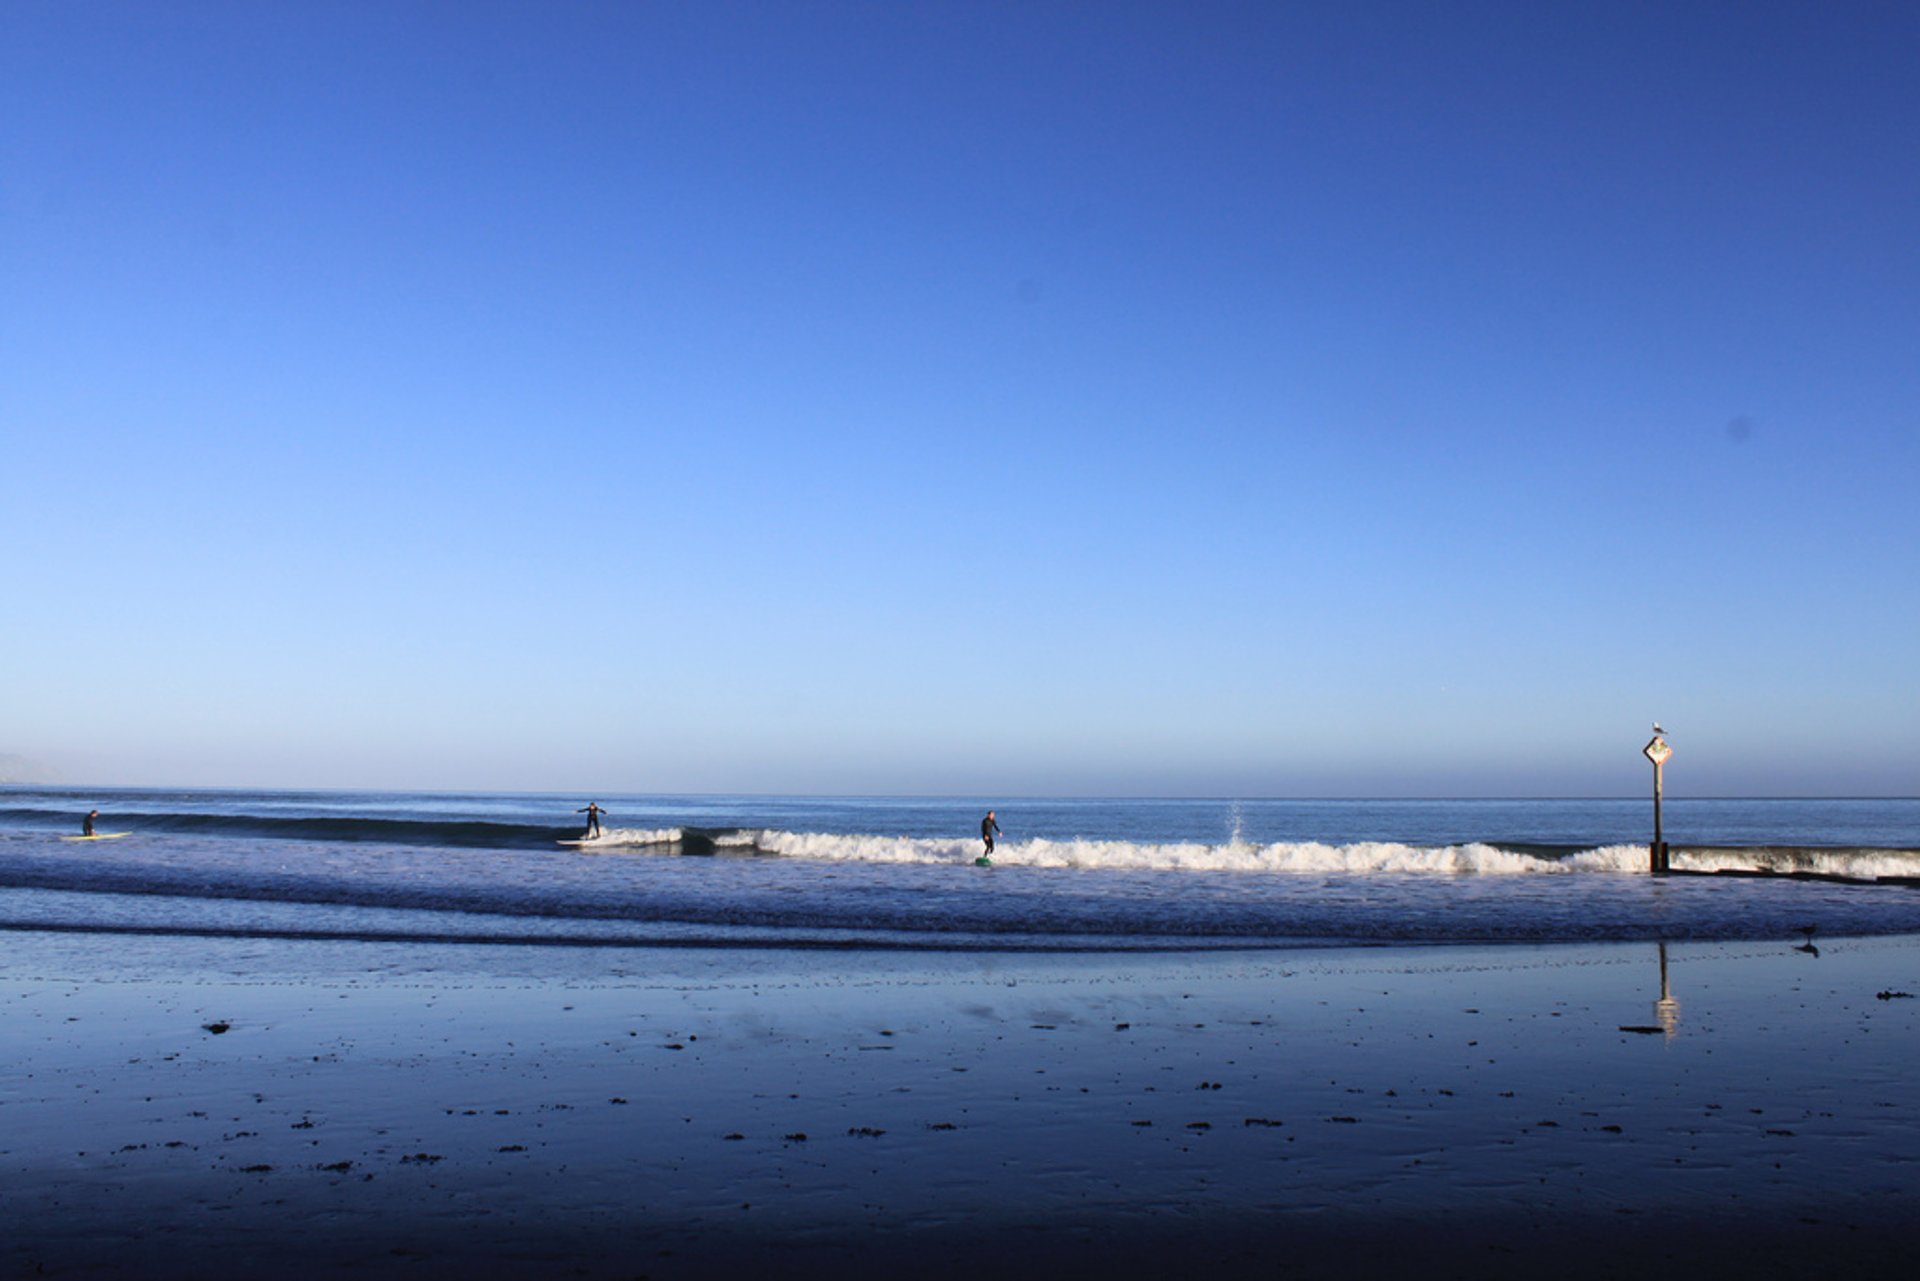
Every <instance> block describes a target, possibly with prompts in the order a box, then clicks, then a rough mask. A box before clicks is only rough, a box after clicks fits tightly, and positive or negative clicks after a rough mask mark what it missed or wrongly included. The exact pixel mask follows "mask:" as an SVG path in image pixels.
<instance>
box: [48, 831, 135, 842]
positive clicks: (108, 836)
mask: <svg viewBox="0 0 1920 1281" xmlns="http://www.w3.org/2000/svg"><path fill="white" fill-rule="evenodd" d="M132 835H133V833H132V832H95V833H94V834H93V835H92V836H63V837H61V838H60V839H61V840H63V841H110V840H113V839H114V838H115V837H116V836H132Z"/></svg>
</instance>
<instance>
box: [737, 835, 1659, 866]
mask: <svg viewBox="0 0 1920 1281" xmlns="http://www.w3.org/2000/svg"><path fill="white" fill-rule="evenodd" d="M715 844H717V845H731V846H734V847H744V846H751V847H753V848H755V849H758V850H760V851H761V852H762V853H766V854H776V855H781V856H783V857H788V858H808V859H821V860H826V861H835V862H863V863H970V862H971V861H972V860H973V859H974V858H975V857H977V856H978V855H979V853H980V850H981V846H980V844H979V842H977V841H972V840H953V839H938V840H935V839H927V838H924V837H912V836H855V835H843V834H837V833H831V832H778V831H759V832H739V833H733V834H730V835H728V836H726V837H722V838H720V840H718V841H716V842H715ZM993 860H994V862H995V863H997V864H1001V865H1005V866H1009V867H1016V866H1017V867H1057V868H1082V869H1101V870H1107V871H1136V870H1177V871H1230V872H1306V873H1316V874H1319V875H1323V876H1324V875H1338V874H1350V875H1364V874H1368V873H1404V874H1409V875H1419V874H1476V875H1495V876H1518V875H1553V874H1567V873H1572V872H1640V871H1644V870H1645V869H1646V865H1647V851H1646V847H1645V846H1638V845H1621V846H1608V847H1605V848H1600V849H1593V850H1586V851H1582V852H1579V853H1575V854H1570V855H1567V856H1566V857H1564V858H1542V857H1538V856H1535V855H1532V854H1522V853H1516V852H1514V851H1511V850H1502V849H1498V848H1496V847H1494V846H1492V845H1486V844H1480V843H1473V844H1465V845H1449V846H1442V847H1427V846H1416V845H1402V844H1397V843H1393V842H1384V841H1361V842H1355V843H1353V844H1350V845H1331V844H1324V843H1321V842H1314V841H1304V842H1281V843H1277V844H1272V845H1260V844H1254V843H1249V842H1245V841H1229V842H1226V843H1224V844H1218V845H1210V844H1205V843H1201V842H1189V843H1151V842H1149V843H1139V842H1133V841H1100V840H1044V839H1036V840H1029V841H1003V842H1001V843H1000V844H999V845H998V846H997V847H996V848H995V850H994V852H993Z"/></svg>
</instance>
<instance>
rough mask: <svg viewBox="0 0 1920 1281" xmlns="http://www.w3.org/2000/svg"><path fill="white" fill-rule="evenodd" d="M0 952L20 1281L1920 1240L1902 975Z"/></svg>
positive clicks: (1317, 1261)
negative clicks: (32, 1280) (1919, 1236)
mask: <svg viewBox="0 0 1920 1281" xmlns="http://www.w3.org/2000/svg"><path fill="white" fill-rule="evenodd" d="M7 942H8V951H7V953H6V955H7V960H6V962H5V964H4V965H0V1029H3V1030H4V1032H5V1035H6V1040H7V1044H9V1045H10V1046H12V1047H14V1054H13V1057H14V1059H15V1063H16V1068H17V1070H16V1071H15V1072H14V1073H13V1074H12V1076H11V1078H10V1079H9V1081H8V1082H7V1084H6V1085H5V1086H4V1087H0V1133H4V1135H5V1137H4V1138H0V1208H4V1210H5V1212H6V1213H5V1217H6V1218H7V1220H8V1221H9V1223H10V1224H14V1225H21V1226H20V1227H18V1228H16V1229H14V1230H11V1231H10V1232H9V1234H8V1236H7V1239H6V1240H5V1242H4V1244H0V1263H4V1264H5V1265H6V1267H7V1268H8V1270H9V1272H17V1273H23V1274H27V1275H36V1274H37V1275H47V1276H87V1275H113V1274H116V1273H125V1272H133V1271H138V1272H139V1273H141V1274H142V1275H150V1276H161V1277H168V1276H177V1277H186V1276H197V1275H205V1274H206V1273H208V1272H210V1271H212V1270H215V1269H216V1268H218V1269H236V1270H239V1271H243V1272H244V1271H248V1270H254V1271H258V1272H260V1273H261V1274H267V1273H274V1274H278V1275H299V1276H333V1275H347V1274H351V1275H355V1276H369V1275H371V1276H399V1275H403V1274H404V1275H414V1276H417V1275H421V1274H422V1269H431V1270H434V1271H438V1270H439V1268H440V1267H442V1266H457V1267H459V1268H460V1270H461V1271H462V1272H464V1273H468V1274H478V1275H482V1276H544V1275H552V1274H554V1273H555V1272H566V1273H569V1274H576V1275H585V1276H596V1277H597V1276H608V1277H612V1276H622V1277H626V1276H634V1275H650V1276H656V1277H669V1276H694V1275H702V1274H711V1273H712V1272H713V1271H714V1270H716V1269H718V1270H719V1271H720V1272H721V1273H722V1274H723V1275H725V1274H730V1273H732V1272H736V1271H745V1270H748V1269H750V1268H761V1267H770V1268H778V1269H780V1270H782V1271H785V1272H789V1273H791V1272H794V1271H804V1272H811V1271H820V1272H823V1273H824V1272H829V1271H832V1272H842V1273H845V1272H852V1273H854V1274H856V1275H859V1274H863V1273H870V1272H875V1271H878V1270H881V1269H883V1268H884V1269H889V1270H891V1269H896V1268H900V1267H909V1266H910V1267H913V1268H915V1269H918V1270H920V1271H923V1272H928V1273H930V1274H932V1275H953V1276H958V1275H960V1274H962V1273H975V1272H978V1271H979V1270H981V1269H982V1268H990V1269H992V1270H993V1271H995V1272H997V1273H1002V1274H1008V1273H1010V1274H1013V1275H1035V1276H1038V1275H1043V1274H1044V1275H1050V1276H1057V1275H1060V1274H1062V1273H1065V1274H1067V1275H1074V1274H1076V1273H1077V1272H1080V1271H1085V1272H1087V1273H1089V1274H1094V1273H1097V1274H1100V1275H1154V1274H1159V1273H1164V1272H1166V1271H1168V1270H1170V1269H1173V1268H1176V1267H1178V1268H1204V1269H1206V1270H1207V1271H1208V1272H1217V1273H1223V1274H1225V1275H1229V1276H1237V1275H1249V1276H1251V1275H1264V1276H1271V1275H1273V1274H1274V1273H1275V1272H1276V1271H1278V1270H1282V1269H1286V1268H1291V1269H1292V1270H1294V1271H1296V1272H1299V1273H1301V1274H1305V1275H1331V1274H1334V1273H1339V1274H1341V1275H1354V1274H1355V1272H1356V1271H1357V1272H1359V1273H1360V1274H1361V1275H1367V1274H1377V1273H1384V1272H1387V1271H1394V1270H1403V1269H1405V1268H1408V1267H1411V1266H1414V1259H1413V1258H1412V1257H1411V1256H1409V1255H1408V1254H1407V1252H1408V1251H1417V1252H1418V1258H1419V1260H1420V1261H1421V1266H1423V1267H1425V1266H1428V1265H1431V1264H1435V1263H1438V1264H1440V1265H1442V1270H1443V1271H1446V1270H1453V1271H1458V1272H1460V1273H1462V1274H1466V1273H1469V1272H1470V1273H1471V1274H1473V1275H1490V1274H1491V1275H1514V1276H1518V1275H1522V1274H1533V1273H1537V1271H1538V1269H1540V1268H1541V1267H1545V1266H1552V1267H1554V1268H1555V1269H1557V1270H1559V1271H1562V1272H1564V1271H1567V1270H1569V1269H1571V1270H1572V1271H1573V1272H1574V1273H1575V1274H1576V1275H1602V1274H1606V1273H1609V1272H1612V1271H1614V1270H1615V1269H1617V1268H1619V1267H1621V1266H1627V1265H1631V1264H1636V1263H1649V1264H1651V1263H1661V1264H1663V1265H1666V1264H1675V1263H1678V1264H1682V1265H1689V1266H1695V1265H1697V1266H1714V1265H1724V1264H1725V1263H1726V1261H1727V1260H1728V1259H1729V1258H1735V1259H1739V1260H1744V1263H1743V1264H1742V1266H1746V1267H1748V1268H1749V1269H1750V1270H1755V1269H1757V1270H1758V1271H1760V1272H1761V1273H1763V1274H1767V1273H1771V1272H1773V1271H1776V1270H1780V1271H1785V1270H1790V1268H1791V1267H1804V1266H1806V1265H1807V1264H1812V1263H1820V1264H1823V1265H1826V1266H1831V1265H1832V1264H1833V1263H1834V1262H1835V1261H1836V1260H1839V1261H1842V1262H1848V1263H1851V1264H1852V1265H1853V1266H1856V1267H1858V1268H1861V1269H1863V1270H1865V1271H1868V1272H1869V1273H1871V1272H1874V1271H1879V1270H1885V1269H1887V1268H1889V1267H1890V1266H1891V1265H1892V1262H1893V1261H1894V1260H1896V1259H1899V1258H1901V1257H1903V1254H1904V1248H1905V1242H1906V1241H1908V1240H1910V1238H1911V1233H1912V1231H1913V1230H1914V1229H1915V1228H1916V1227H1917V1226H1920V1186H1917V1185H1916V1182H1915V1178H1914V1175H1915V1172H1916V1169H1917V1168H1920V1164H1917V1163H1916V1158H1917V1157H1920V1083H1917V1082H1915V1081H1913V1080H1912V1079H1911V1075H1910V1073H1909V1071H1908V1066H1909V1065H1910V1063H1911V1062H1912V1061H1913V1060H1914V1058H1915V1051H1916V1050H1920V1010H1916V1007H1920V1001H1916V1000H1909V999H1904V998H1903V997H1902V996H1900V995H1898V994H1900V993H1905V992H1920V937H1914V936H1899V937H1892V938H1886V937H1882V938H1873V939H1836V940H1833V941H1831V942H1829V941H1827V940H1825V939H1822V940H1821V941H1820V945H1819V948H1818V949H1817V952H1813V953H1809V952H1802V951H1796V950H1795V949H1794V948H1792V947H1790V946H1789V945H1787V944H1785V943H1780V944H1713V943H1685V944H1681V943H1676V944H1671V945H1668V946H1667V947H1666V948H1665V949H1664V952H1665V955H1666V962H1667V963H1666V965H1665V966H1664V967H1663V966H1661V965H1660V963H1659V951H1660V950H1659V949H1657V948H1656V946H1655V945H1653V944H1640V943H1632V944H1626V943H1622V944H1560V945H1521V944H1509V945H1499V946H1476V945H1461V944H1455V945H1448V946H1445V947H1416V946H1395V947H1380V948H1363V949H1332V950H1312V951H1301V952H1292V953H1274V952H1261V953H1239V952H1233V953H1191V952H1183V953H1173V954H1161V953H1128V954H1124V955H1116V954H1084V953H1082V954H1053V955H1036V954H1024V953H1020V954H1011V953H937V954H928V953H910V954H903V953H860V952H848V951H832V952H811V953H793V952H782V951H769V950H746V951H736V950H725V949H721V950H704V949H703V950H700V951H689V950H674V949H651V948H633V949H604V948H596V949H582V950H580V952H579V954H578V955H568V954H567V953H568V951H569V950H568V949H564V948H539V949H526V948H518V947H474V946H468V945H459V944H405V945H383V944H373V943H333V942H288V941H271V942H262V941H259V940H247V939H229V940H206V939H171V940H159V939H144V940H113V942H114V943H116V944H121V945H122V946H119V947H116V948H115V949H114V951H113V952H112V953H111V954H109V953H107V952H106V951H105V950H103V949H102V947H101V944H102V940H101V939H100V938H98V937H77V936H69V935H64V934H59V933H51V932H50V933H46V934H38V935H36V934H33V933H30V932H23V933H14V934H10V935H9V936H8V937H7ZM1663 970H1664V972H1665V975H1666V977H1667V978H1668V982H1669V985H1668V988H1667V989H1666V991H1667V994H1668V996H1669V1000H1668V1001H1666V1002H1662V1001H1661V995H1662V987H1661V977H1662V972H1663ZM1882 993H1886V994H1887V995H1886V996H1885V998H1884V999H1883V998H1882V996H1881V994H1882ZM215 1026H219V1027H221V1030H220V1031H217V1032H216V1031H213V1030H211V1029H212V1028H213V1027H215ZM802 1136H804V1137H802ZM1569 1251H1574V1252H1577V1253H1576V1254H1575V1255H1574V1256H1573V1257H1568V1252H1569ZM1583 1268H1584V1269H1587V1271H1585V1272H1582V1269H1583Z"/></svg>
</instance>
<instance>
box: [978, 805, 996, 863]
mask: <svg viewBox="0 0 1920 1281" xmlns="http://www.w3.org/2000/svg"><path fill="white" fill-rule="evenodd" d="M998 835H1000V824H998V823H996V822H994V821H993V811H992V810H988V811H987V816H986V817H985V818H983V819H981V820H980V839H981V840H982V841H984V842H985V843H986V847H987V848H986V849H985V850H984V851H982V852H981V854H980V857H979V858H977V859H975V860H973V861H974V863H975V864H977V865H978V866H981V867H985V866H986V865H988V864H989V863H991V862H992V860H993V838H994V837H996V836H998Z"/></svg>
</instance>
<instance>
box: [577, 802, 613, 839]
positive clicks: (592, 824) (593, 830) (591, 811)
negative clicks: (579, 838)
mask: <svg viewBox="0 0 1920 1281" xmlns="http://www.w3.org/2000/svg"><path fill="white" fill-rule="evenodd" d="M574 813H576V814H585V815H586V816H587V835H588V836H589V837H594V836H598V835H600V816H601V815H602V814H604V813H606V811H605V810H603V809H601V808H600V807H599V806H598V805H589V806H587V808H585V809H583V810H575V811H574Z"/></svg>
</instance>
